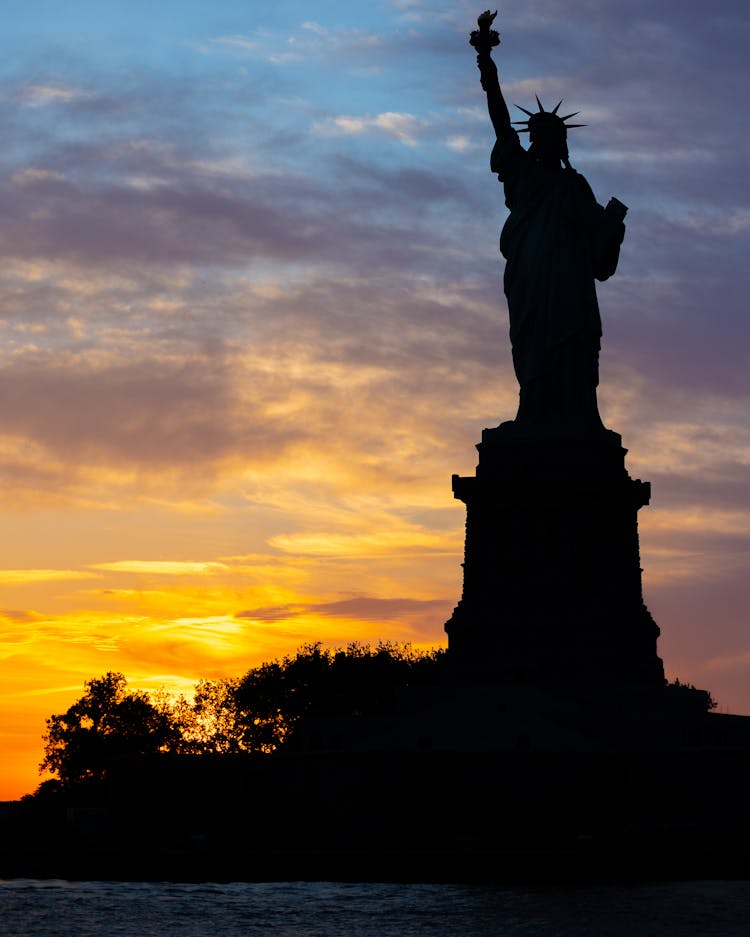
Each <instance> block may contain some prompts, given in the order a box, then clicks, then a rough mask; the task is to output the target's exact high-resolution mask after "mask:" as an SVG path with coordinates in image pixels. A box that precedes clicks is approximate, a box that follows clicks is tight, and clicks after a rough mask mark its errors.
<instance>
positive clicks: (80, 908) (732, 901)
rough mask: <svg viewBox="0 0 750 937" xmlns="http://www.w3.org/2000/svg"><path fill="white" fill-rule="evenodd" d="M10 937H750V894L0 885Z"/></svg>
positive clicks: (735, 890) (649, 889)
mask: <svg viewBox="0 0 750 937" xmlns="http://www.w3.org/2000/svg"><path fill="white" fill-rule="evenodd" d="M0 934H1V935H3V937H53V935H54V937H65V935H76V937H105V935H107V937H109V935H128V937H152V935H153V937H157V935H158V937H204V935H206V937H208V935H210V937H239V935H242V937H255V935H259V934H269V935H270V934H273V935H274V937H303V935H304V937H370V935H372V937H391V935H392V937H438V935H440V937H451V935H460V937H490V935H491V937H519V935H534V937H626V935H627V937H662V935H664V937H667V935H668V937H683V935H684V937H704V935H714V934H715V935H721V937H735V935H737V937H739V935H742V937H747V935H748V934H750V883H748V882H697V883H696V882H691V883H678V884H653V885H635V886H601V887H589V888H580V889H576V888H567V889H562V888H560V889H552V888H539V889H533V888H530V889H519V888H501V887H494V888H492V887H479V886H476V887H473V886H463V885H461V886H459V885H382V884H380V885H379V884H374V885H373V884H370V885H365V884H362V885H352V884H338V883H326V882H323V883H320V882H317V883H301V882H287V883H271V884H269V883H263V884H248V883H230V884H205V885H187V884H185V885H183V884H168V883H156V884H154V883H148V884H137V883H135V884H134V883H122V882H62V881H30V880H23V879H17V880H13V881H6V882H0Z"/></svg>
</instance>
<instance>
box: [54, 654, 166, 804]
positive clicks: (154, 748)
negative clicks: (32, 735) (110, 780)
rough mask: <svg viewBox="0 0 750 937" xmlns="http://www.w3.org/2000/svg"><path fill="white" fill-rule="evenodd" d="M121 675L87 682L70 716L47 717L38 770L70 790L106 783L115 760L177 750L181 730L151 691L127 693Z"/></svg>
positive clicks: (71, 708)
mask: <svg viewBox="0 0 750 937" xmlns="http://www.w3.org/2000/svg"><path fill="white" fill-rule="evenodd" d="M126 686H127V683H126V680H125V677H124V676H123V675H122V674H121V673H113V672H111V671H110V672H109V673H106V674H104V676H102V677H100V678H99V679H93V680H87V681H86V682H85V683H84V688H85V690H86V692H85V693H84V695H83V696H82V697H81V698H80V699H79V700H78V701H77V702H75V703H74V704H73V705H72V706H71V707H70V708H69V709H68V710H67V711H66V712H64V713H62V714H60V715H55V716H50V717H49V719H47V732H46V733H45V735H44V760H43V761H42V763H41V765H40V770H47V771H50V772H51V773H52V774H55V775H57V778H58V779H59V781H60V782H61V783H62V784H63V785H64V786H65V787H66V788H69V787H71V786H72V785H75V784H79V783H81V782H92V781H93V782H96V781H102V780H103V779H104V778H105V777H106V775H107V771H108V769H109V767H110V766H111V764H112V762H113V760H114V759H116V758H120V757H123V756H128V755H146V754H152V753H154V752H159V751H166V750H168V749H170V748H171V747H174V746H175V744H176V742H177V740H178V738H179V732H178V730H177V728H176V727H175V724H174V722H173V720H172V719H171V718H170V716H169V714H168V713H166V712H163V711H160V710H159V709H158V708H157V707H156V706H154V705H153V703H152V702H151V700H150V699H149V696H148V694H147V693H143V692H139V691H129V690H127V689H126Z"/></svg>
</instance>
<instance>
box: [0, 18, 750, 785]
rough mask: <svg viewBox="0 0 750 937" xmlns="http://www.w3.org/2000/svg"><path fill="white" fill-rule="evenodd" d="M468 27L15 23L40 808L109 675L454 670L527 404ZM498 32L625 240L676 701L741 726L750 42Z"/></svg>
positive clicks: (14, 439) (629, 328) (20, 530)
mask: <svg viewBox="0 0 750 937" xmlns="http://www.w3.org/2000/svg"><path fill="white" fill-rule="evenodd" d="M479 12H481V9H479V8H478V7H475V6H473V5H470V4H468V3H466V2H463V0H458V2H451V3H446V2H441V0H438V2H434V3H429V4H428V3H426V2H425V3H422V2H419V0H402V2H395V0H394V2H385V0H383V2H375V3H366V4H364V3H361V4H356V3H346V4H345V3H338V2H326V3H323V2H307V3H301V2H292V0H287V2H274V3H270V2H269V3H265V2H254V3H251V2H245V3H233V2H232V3H230V2H221V0H219V2H214V3H210V4H209V3H204V2H200V3H199V2H192V3H191V2H187V3H179V4H178V3H176V2H171V0H162V2H160V3H156V4H151V3H143V2H129V3H113V2H107V0H102V2H99V3H88V2H79V0H72V2H69V3H65V4H61V3H47V2H40V0H29V2H25V3H15V2H6V3H5V4H4V8H3V13H4V17H3V30H2V38H1V39H0V130H1V131H2V140H3V147H2V150H0V251H2V256H3V268H2V269H3V277H2V284H1V293H0V401H2V406H1V408H0V483H1V484H0V529H2V530H3V532H4V536H3V538H1V541H0V586H2V597H1V598H0V609H2V610H3V611H2V614H0V625H2V629H3V630H2V638H3V641H4V644H3V647H4V651H3V654H4V657H3V660H4V661H5V663H4V664H2V666H3V667H4V668H5V669H4V670H3V679H4V680H5V686H6V688H7V689H6V694H5V696H4V697H3V701H2V706H4V707H5V709H3V710H2V713H0V715H3V718H4V719H5V724H6V725H10V726H11V727H12V728H11V729H7V730H6V731H5V735H4V736H3V738H4V740H5V744H6V745H7V746H10V747H11V748H12V749H13V750H14V751H17V752H19V753H21V754H20V755H19V758H20V759H21V761H19V762H18V763H19V765H20V764H21V763H22V762H23V764H24V765H26V767H25V768H24V769H23V770H24V771H26V770H28V765H29V764H31V765H32V766H33V764H34V762H35V761H36V760H38V739H39V735H40V732H41V726H42V725H43V717H44V715H46V714H49V713H50V712H52V711H57V709H58V708H59V707H62V708H65V707H66V706H67V705H69V702H70V699H71V698H74V696H75V694H76V690H77V689H78V688H80V686H81V683H82V681H83V680H84V679H86V678H88V677H91V676H96V675H98V674H100V673H103V672H105V671H106V670H108V669H113V668H114V669H121V670H124V671H125V672H126V675H127V676H128V678H129V679H130V680H131V682H133V683H134V685H140V686H143V687H146V688H148V687H153V686H157V685H160V684H163V685H166V686H169V687H172V688H177V689H185V688H188V687H189V686H190V685H191V683H192V682H194V680H196V679H198V678H199V677H203V676H216V675H220V674H236V673H240V672H242V671H243V670H244V669H246V668H247V667H248V666H250V664H251V663H254V662H258V661H259V660H261V659H263V658H267V657H273V656H276V655H277V654H278V653H283V652H285V651H287V650H293V649H294V648H295V647H296V646H297V645H298V644H300V643H302V642H303V641H305V640H310V639H316V638H320V639H321V640H324V641H325V642H327V643H337V642H338V643H342V642H343V643H345V642H346V640H347V639H351V638H356V637H362V638H365V639H367V638H376V637H378V636H382V637H386V638H393V639H398V640H411V641H414V642H415V643H418V644H423V645H424V644H431V643H435V642H438V641H441V640H442V639H443V631H442V626H443V622H444V621H445V620H446V618H447V617H448V616H449V614H450V612H451V609H452V607H453V604H454V603H455V601H456V600H457V598H458V593H459V589H460V566H459V564H460V560H461V555H460V554H461V549H462V532H463V523H464V517H463V509H462V505H460V504H458V503H457V502H455V501H453V499H452V498H451V493H450V476H451V474H452V473H453V472H458V473H460V474H468V473H470V472H472V471H473V467H474V464H475V458H476V453H475V450H474V448H473V447H474V444H475V443H476V441H477V440H478V439H479V438H480V433H481V429H482V428H483V427H484V426H492V425H497V424H498V423H499V422H500V421H501V420H504V419H508V418H510V417H512V415H513V413H514V412H515V405H516V399H517V388H516V385H515V379H514V376H513V372H512V367H511V361H510V348H509V344H508V339H507V313H506V309H505V303H504V298H503V296H502V291H501V286H500V283H501V276H502V266H501V260H500V257H499V254H498V250H497V241H498V235H499V231H500V227H501V226H502V223H503V220H504V207H503V204H502V192H501V189H500V187H499V186H498V184H497V181H496V180H495V179H494V178H493V177H492V175H491V174H490V172H489V151H490V148H491V145H492V136H491V129H490V125H489V121H488V118H487V116H486V112H485V109H484V100H483V94H482V91H481V88H480V86H479V81H478V75H477V72H476V66H475V63H474V56H473V52H472V50H471V48H470V47H469V45H468V41H467V37H468V32H469V31H470V29H471V28H472V27H473V25H474V22H475V19H476V16H477V14H478V13H479ZM497 25H498V26H499V29H500V31H501V34H502V37H503V43H502V45H501V46H500V48H499V50H498V51H497V53H496V58H497V61H498V63H499V66H500V72H501V80H502V82H503V84H504V87H505V88H506V91H507V97H508V100H509V101H510V102H515V103H518V104H521V105H524V106H529V105H530V104H531V102H533V100H534V95H535V94H537V93H538V94H539V95H540V97H541V99H542V101H543V102H545V103H547V102H549V103H550V104H555V103H556V102H557V101H558V100H559V99H560V98H561V97H562V98H564V99H565V107H566V108H567V109H568V110H569V111H575V110H579V111H580V112H581V114H580V119H581V121H582V122H584V123H586V124H587V125H588V126H587V127H585V128H582V129H579V130H575V131H573V132H572V134H571V139H570V152H571V160H572V163H573V165H574V166H575V167H576V168H577V169H578V170H579V171H581V172H583V173H584V174H585V176H586V178H587V179H588V180H589V182H590V183H591V185H592V188H593V189H594V192H595V194H596V195H597V197H598V199H599V201H600V202H602V203H606V201H607V200H608V198H609V197H610V196H611V195H616V196H617V197H618V198H620V199H621V200H622V201H623V202H624V203H625V204H627V205H628V206H629V207H630V212H629V214H628V218H627V226H628V231H627V235H626V240H625V243H624V246H623V250H622V254H621V261H620V266H619V269H618V272H617V274H616V276H615V277H613V278H612V279H611V280H610V281H608V282H607V283H605V284H603V285H602V286H601V288H600V290H599V298H600V305H601V309H602V318H603V323H604V339H603V351H602V359H601V378H602V384H601V387H600V405H601V410H602V414H603V416H604V419H605V422H606V423H607V425H608V426H610V427H611V428H613V429H615V430H617V431H618V432H620V433H622V435H623V441H624V444H625V445H626V446H627V447H628V449H629V450H630V452H629V456H628V465H629V467H630V472H631V475H633V477H640V478H643V479H647V480H650V481H651V482H652V484H653V497H652V506H651V507H649V508H647V509H645V510H644V511H642V512H641V518H642V520H641V532H642V533H641V539H642V554H643V566H644V568H645V574H644V583H645V592H646V600H647V603H648V604H649V607H650V608H651V611H652V613H653V614H654V617H655V618H656V620H657V622H658V624H659V625H660V626H661V628H662V632H663V638H662V641H661V651H662V654H663V656H664V657H665V660H666V664H667V669H668V671H669V673H670V675H679V676H680V677H681V678H682V679H686V680H691V681H692V682H694V683H696V684H698V685H700V686H705V687H707V688H710V689H711V690H712V691H713V692H714V694H715V695H716V696H717V697H718V699H719V701H720V704H721V705H723V706H724V707H725V708H728V709H734V710H736V711H743V712H750V694H749V692H748V689H747V688H748V686H750V682H749V681H748V675H749V674H750V632H748V628H747V621H748V613H749V612H750V590H748V588H747V572H746V571H747V568H748V559H749V558H750V479H749V476H748V467H749V466H750V418H749V417H748V414H750V380H749V379H748V374H750V368H748V347H749V339H750V334H749V331H750V328H749V326H748V317H747V296H748V292H750V277H749V276H748V264H747V254H748V232H749V230H750V202H749V200H748V185H747V165H748V157H749V156H750V133H749V131H750V128H749V127H748V120H747V106H746V100H747V96H748V91H749V90H750V88H749V87H748V85H749V84H750V82H748V66H747V49H748V48H749V47H750V24H749V17H748V13H747V9H746V5H745V4H743V3H740V2H739V0H725V2H722V3H721V4H718V5H713V6H710V5H707V4H698V3H694V2H692V0H689V2H682V3H677V2H676V0H663V2H661V3H659V4H658V5H655V4H653V3H650V2H646V0H634V2H632V3H629V4H622V3H620V2H615V0H567V2H565V3H563V2H561V0H527V2H525V3H524V4H522V5H520V4H519V5H517V6H516V7H515V8H511V7H509V8H508V9H507V10H505V9H501V10H500V13H499V15H498V21H497ZM377 610H380V614H381V620H380V621H379V620H378V619H377ZM0 709H2V707H0ZM2 731H3V729H2V726H1V725H0V732H2ZM34 746H36V748H34ZM23 759H26V760H25V761H23ZM19 770H21V769H20V768H19ZM32 773H33V772H32ZM19 777H20V775H19ZM18 783H19V784H20V783H21V782H20V781H19V782H18ZM29 786H33V779H32V782H31V783H27V785H26V789H28V788H29Z"/></svg>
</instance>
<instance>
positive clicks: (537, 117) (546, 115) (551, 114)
mask: <svg viewBox="0 0 750 937" xmlns="http://www.w3.org/2000/svg"><path fill="white" fill-rule="evenodd" d="M536 103H537V104H538V105H539V110H538V111H537V112H536V113H535V114H534V113H532V112H531V111H527V110H526V108H525V107H521V105H520V104H516V105H515V106H516V107H517V108H518V110H519V111H523V112H524V114H528V115H529V118H528V120H514V121H513V123H514V124H526V126H525V127H522V128H521V129H520V130H519V131H518V132H519V133H528V132H529V131H530V130H531V127H532V123H534V124H538V123H540V122H541V121H549V120H551V119H553V120H555V121H556V122H557V121H559V122H560V123H561V124H562V125H563V127H565V129H566V130H571V129H572V128H573V127H585V126H586V124H566V123H565V121H566V120H569V119H570V118H571V117H575V116H576V114H579V113H580V111H573V113H572V114H566V115H565V117H560V115H559V114H558V113H557V111H558V108H559V107H560V105H561V104H562V100H560V101H558V102H557V104H556V105H555V106H554V107H553V108H552V110H551V111H545V109H544V108H543V107H542V102H541V101H540V100H539V95H536Z"/></svg>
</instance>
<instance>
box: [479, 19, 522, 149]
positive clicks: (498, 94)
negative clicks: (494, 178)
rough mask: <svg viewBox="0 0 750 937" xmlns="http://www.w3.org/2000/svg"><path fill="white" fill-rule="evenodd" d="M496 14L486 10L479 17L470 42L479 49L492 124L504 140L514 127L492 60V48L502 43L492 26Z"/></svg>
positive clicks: (481, 71)
mask: <svg viewBox="0 0 750 937" xmlns="http://www.w3.org/2000/svg"><path fill="white" fill-rule="evenodd" d="M496 16H497V11H495V12H494V13H490V11H489V10H485V11H484V13H482V14H481V16H480V17H479V18H478V19H477V26H479V29H475V30H474V32H473V33H472V34H471V38H470V39H469V42H470V43H471V45H473V46H474V48H475V49H476V50H477V65H478V66H479V74H480V76H481V79H482V87H483V88H484V90H485V93H486V94H487V107H488V109H489V112H490V119H491V120H492V126H493V127H494V128H495V134H496V136H497V138H498V140H503V139H506V138H507V137H508V136H509V135H510V133H511V130H512V128H511V124H510V114H509V113H508V105H507V104H506V103H505V98H503V93H502V91H501V90H500V81H499V79H498V77H497V66H496V65H495V63H494V62H493V60H492V49H493V48H494V47H495V46H496V45H499V43H500V37H499V36H498V34H497V33H496V32H495V30H494V29H491V28H490V27H491V26H492V23H493V21H494V19H495V17H496Z"/></svg>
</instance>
